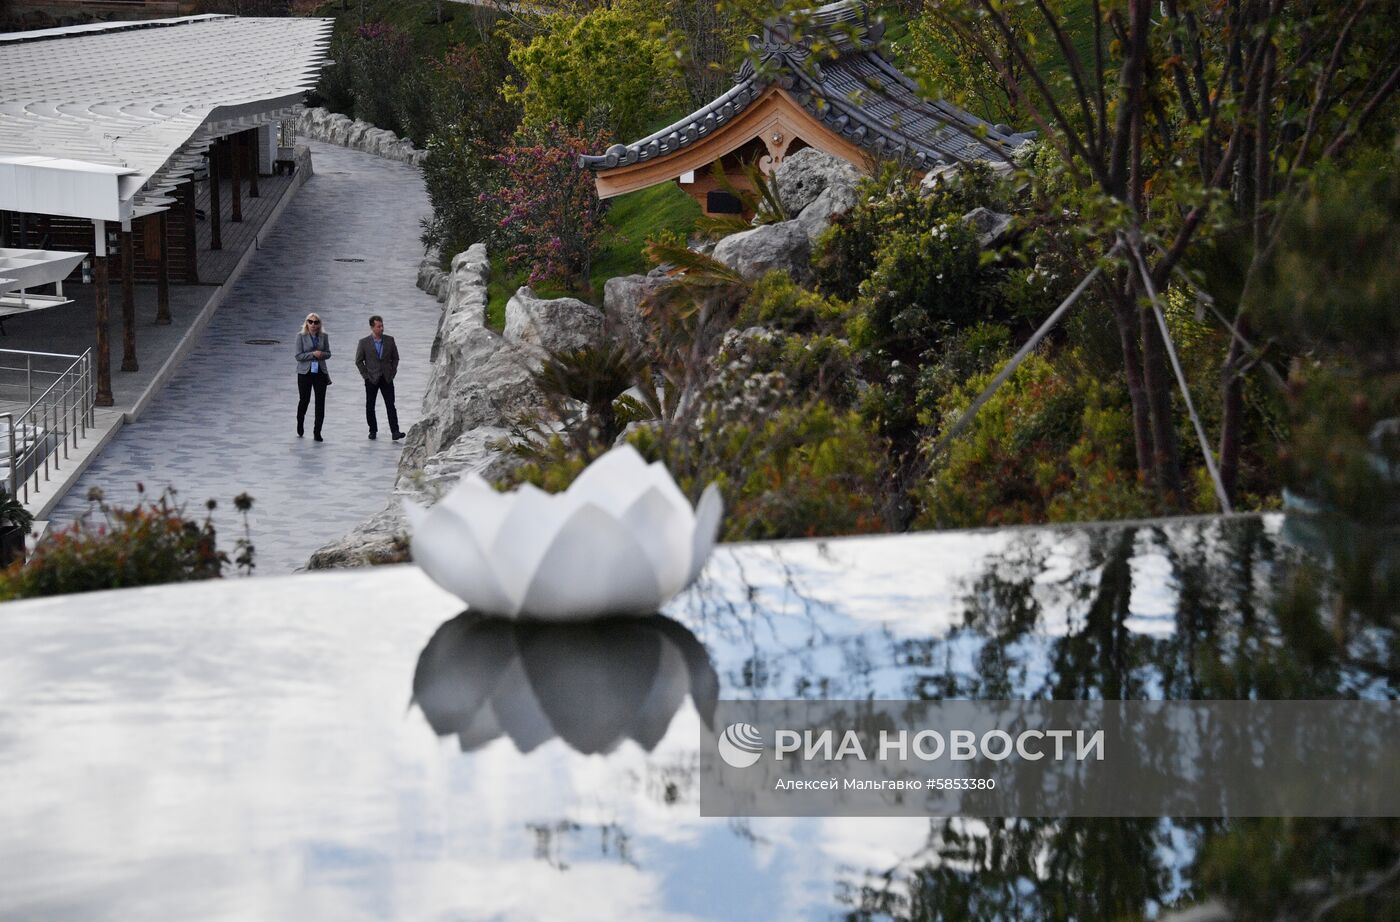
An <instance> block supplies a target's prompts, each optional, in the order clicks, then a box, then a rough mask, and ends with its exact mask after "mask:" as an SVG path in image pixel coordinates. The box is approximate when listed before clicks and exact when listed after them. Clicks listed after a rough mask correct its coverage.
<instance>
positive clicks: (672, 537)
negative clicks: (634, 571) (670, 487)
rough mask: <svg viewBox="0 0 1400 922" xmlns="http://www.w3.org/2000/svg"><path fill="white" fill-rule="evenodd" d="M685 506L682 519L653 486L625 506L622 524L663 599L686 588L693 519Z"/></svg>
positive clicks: (670, 503)
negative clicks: (647, 563)
mask: <svg viewBox="0 0 1400 922" xmlns="http://www.w3.org/2000/svg"><path fill="white" fill-rule="evenodd" d="M689 510H690V507H689V506H687V507H686V514H685V519H686V521H682V520H681V516H680V515H678V514H677V513H676V507H675V506H674V505H673V504H672V502H671V501H670V500H669V499H667V498H666V495H665V493H663V492H662V491H661V490H658V489H657V488H656V487H649V488H648V489H647V491H646V492H645V493H643V494H642V495H641V496H638V497H637V498H636V499H635V500H634V501H633V502H632V505H630V506H628V507H627V511H626V513H625V514H624V515H623V516H622V522H623V524H624V525H626V526H627V529H628V531H630V532H631V533H632V535H633V537H635V538H636V539H637V543H638V544H640V545H641V547H642V552H643V553H645V554H646V555H647V559H648V560H650V561H651V568H652V571H653V572H654V573H655V574H656V580H657V588H658V589H659V590H660V592H661V595H662V597H664V598H670V597H671V596H673V595H675V594H676V593H677V592H680V591H681V590H682V589H684V588H685V584H686V583H687V582H688V580H687V579H686V577H687V574H688V570H689V567H690V554H691V547H690V545H691V533H692V531H693V525H692V523H691V522H690V521H689V520H690V519H692V518H693V516H692V515H691V514H690V511H689Z"/></svg>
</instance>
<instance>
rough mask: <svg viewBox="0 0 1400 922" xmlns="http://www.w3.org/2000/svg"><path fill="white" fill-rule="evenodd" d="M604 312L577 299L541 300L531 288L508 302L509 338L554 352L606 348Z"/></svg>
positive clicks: (523, 288)
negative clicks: (603, 346) (604, 340)
mask: <svg viewBox="0 0 1400 922" xmlns="http://www.w3.org/2000/svg"><path fill="white" fill-rule="evenodd" d="M603 327H604V323H603V312H602V311H600V310H598V308H596V307H594V306H593V305H592V304H588V303H586V302H584V301H580V300H578V299H577V298H549V299H546V298H541V297H539V296H538V295H536V294H535V292H534V291H533V290H531V289H530V287H529V286H522V287H521V288H519V289H518V290H517V291H516V292H515V294H514V296H512V297H511V299H510V301H508V302H506V328H505V338H506V339H507V340H509V341H510V342H513V343H523V344H525V345H530V346H537V347H539V348H541V349H545V350H548V351H550V352H568V351H572V350H574V349H588V348H593V347H597V346H600V345H602V344H603Z"/></svg>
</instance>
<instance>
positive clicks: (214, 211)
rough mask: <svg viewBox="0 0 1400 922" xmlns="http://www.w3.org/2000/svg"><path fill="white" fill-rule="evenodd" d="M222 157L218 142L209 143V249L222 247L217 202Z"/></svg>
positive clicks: (222, 236) (221, 230)
mask: <svg viewBox="0 0 1400 922" xmlns="http://www.w3.org/2000/svg"><path fill="white" fill-rule="evenodd" d="M222 159H223V158H222V157H220V156H219V142H218V141H215V142H214V143H213V144H211V145H209V249H211V250H222V249H223V248H224V232H223V229H222V228H220V227H219V222H220V212H221V211H222V208H221V207H220V203H219V197H220V196H219V161H220V160H222Z"/></svg>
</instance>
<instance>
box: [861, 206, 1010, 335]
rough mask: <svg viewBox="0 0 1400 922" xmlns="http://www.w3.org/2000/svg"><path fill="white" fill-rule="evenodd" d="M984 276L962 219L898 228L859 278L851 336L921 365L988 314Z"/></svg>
mask: <svg viewBox="0 0 1400 922" xmlns="http://www.w3.org/2000/svg"><path fill="white" fill-rule="evenodd" d="M986 281H987V279H986V277H985V274H984V271H983V269H982V265H981V251H980V250H979V249H978V246H977V239H976V237H974V236H973V234H972V231H971V230H969V229H968V228H967V227H965V226H964V225H963V224H962V223H961V222H958V221H956V220H954V221H948V222H946V223H943V224H939V225H936V226H934V227H933V228H930V229H929V230H927V231H898V232H896V233H894V234H892V235H890V236H889V237H888V238H887V239H886V240H885V241H884V243H883V244H882V246H881V247H880V250H879V258H878V262H876V264H875V268H874V269H873V270H872V271H871V274H870V277H869V278H868V279H866V280H865V281H864V282H862V283H861V286H860V301H859V304H860V307H861V310H860V313H859V314H858V315H856V317H854V318H853V320H852V323H851V327H850V333H851V341H852V342H853V343H854V344H855V345H856V347H857V348H860V349H864V350H866V351H868V352H873V353H876V354H877V355H879V356H881V357H889V358H893V359H899V360H901V361H903V362H906V363H916V362H922V361H923V358H924V354H925V353H926V352H927V351H928V350H929V349H931V348H933V347H935V346H937V345H939V344H940V343H941V342H942V341H943V340H945V339H946V338H947V337H948V336H949V335H951V334H952V333H953V332H954V331H955V330H956V329H958V328H959V327H961V326H964V325H966V324H969V323H973V322H976V321H978V320H981V319H982V318H984V317H986V316H987V315H988V314H989V313H990V311H989V303H988V302H989V299H990V295H989V293H988V292H987V290H986V286H985V283H986Z"/></svg>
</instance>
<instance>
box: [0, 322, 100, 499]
mask: <svg viewBox="0 0 1400 922" xmlns="http://www.w3.org/2000/svg"><path fill="white" fill-rule="evenodd" d="M0 352H9V353H16V352H17V350H13V349H4V350H0ZM32 355H36V356H43V357H45V358H66V359H72V360H73V361H72V362H70V363H69V365H68V367H67V368H66V369H64V370H63V371H61V372H53V373H52V374H54V375H55V378H56V380H55V381H54V382H53V383H52V384H50V385H49V386H48V387H47V388H45V389H44V392H43V393H42V394H40V395H39V397H38V398H37V399H34V400H32V401H31V402H30V404H29V406H28V407H27V408H26V409H25V410H24V411H23V412H22V413H20V414H18V416H19V424H18V425H16V423H15V415H16V414H14V413H0V418H3V419H4V420H5V430H4V431H5V432H7V433H8V435H7V439H8V442H7V444H8V448H9V470H8V471H7V472H6V477H5V479H6V480H7V481H8V483H9V489H10V495H11V496H14V497H15V498H17V499H20V501H21V502H23V503H28V502H29V494H30V489H31V488H30V481H31V479H32V480H33V489H35V490H37V489H38V488H39V471H40V467H42V468H43V474H44V480H45V481H48V480H49V475H50V470H51V469H52V470H54V471H57V470H61V469H62V462H63V461H67V460H68V458H69V448H70V445H69V442H70V441H71V442H72V446H71V447H72V449H73V450H74V451H76V450H77V448H78V443H79V441H80V440H81V439H82V438H84V437H86V436H87V430H88V428H89V427H91V426H93V425H95V415H94V407H95V406H96V396H97V392H96V387H95V385H94V382H93V375H92V350H91V349H88V350H85V351H84V352H83V354H82V355H62V354H58V353H51V352H50V353H40V352H36V353H32ZM29 386H30V388H31V392H32V387H33V384H32V379H31V382H30V384H29ZM17 436H18V438H17ZM60 436H61V438H60ZM60 454H61V455H62V457H61V458H60ZM21 490H22V491H23V496H22V497H21V496H20V491H21Z"/></svg>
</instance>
